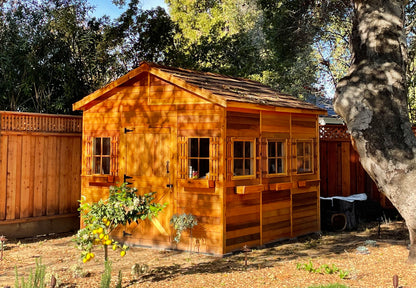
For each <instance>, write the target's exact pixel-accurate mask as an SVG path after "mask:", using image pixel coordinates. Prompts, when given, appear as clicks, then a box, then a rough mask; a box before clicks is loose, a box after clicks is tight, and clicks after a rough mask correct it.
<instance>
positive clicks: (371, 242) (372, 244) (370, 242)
mask: <svg viewBox="0 0 416 288" xmlns="http://www.w3.org/2000/svg"><path fill="white" fill-rule="evenodd" d="M364 246H369V247H376V246H377V241H375V240H365V241H364Z"/></svg>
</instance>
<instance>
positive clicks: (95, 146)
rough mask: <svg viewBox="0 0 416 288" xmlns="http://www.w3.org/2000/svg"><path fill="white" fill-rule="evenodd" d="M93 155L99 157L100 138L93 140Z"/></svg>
mask: <svg viewBox="0 0 416 288" xmlns="http://www.w3.org/2000/svg"><path fill="white" fill-rule="evenodd" d="M93 148H94V149H93V150H94V151H93V152H92V153H93V155H101V138H94V147H93Z"/></svg>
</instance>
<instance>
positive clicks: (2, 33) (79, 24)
mask: <svg viewBox="0 0 416 288" xmlns="http://www.w3.org/2000/svg"><path fill="white" fill-rule="evenodd" d="M91 9H92V7H91V6H89V5H88V4H86V3H85V1H81V0H68V1H54V0H38V1H23V0H17V1H9V3H7V4H4V5H0V13H1V15H2V18H1V20H0V42H1V43H2V45H1V47H0V67H1V69H0V110H18V111H35V112H43V113H45V112H48V113H69V112H71V111H72V103H73V102H75V101H77V100H79V99H81V98H82V97H84V96H85V95H87V94H89V93H90V92H92V91H94V90H95V89H98V88H99V87H101V86H102V85H104V84H105V83H106V82H107V81H108V79H109V78H112V77H114V76H115V74H116V73H115V72H117V71H115V69H112V68H111V69H110V67H111V66H113V65H114V64H115V62H114V60H115V58H114V57H113V55H112V53H111V51H110V48H109V47H108V45H107V43H108V42H106V41H105V39H104V38H103V34H102V33H103V32H102V31H104V30H105V29H106V28H105V27H106V26H107V25H108V23H106V20H105V19H98V20H97V19H95V18H94V19H91V18H90V17H89V16H88V15H89V13H90V12H91ZM114 68H116V67H114Z"/></svg>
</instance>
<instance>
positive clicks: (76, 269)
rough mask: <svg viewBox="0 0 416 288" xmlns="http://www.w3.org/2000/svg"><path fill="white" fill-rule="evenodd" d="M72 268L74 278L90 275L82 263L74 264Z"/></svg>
mask: <svg viewBox="0 0 416 288" xmlns="http://www.w3.org/2000/svg"><path fill="white" fill-rule="evenodd" d="M70 269H71V271H72V277H74V278H83V277H87V275H88V272H85V271H84V269H83V268H82V266H81V265H77V264H76V265H73V266H72V267H71V268H70Z"/></svg>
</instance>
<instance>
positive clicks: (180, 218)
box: [169, 213, 198, 243]
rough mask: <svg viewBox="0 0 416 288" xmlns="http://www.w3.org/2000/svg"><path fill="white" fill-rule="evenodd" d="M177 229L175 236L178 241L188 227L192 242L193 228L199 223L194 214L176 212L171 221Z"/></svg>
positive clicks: (177, 241)
mask: <svg viewBox="0 0 416 288" xmlns="http://www.w3.org/2000/svg"><path fill="white" fill-rule="evenodd" d="M169 223H170V224H171V225H172V226H173V228H174V229H175V231H176V236H175V238H174V240H175V242H176V243H179V242H180V241H181V235H182V232H183V231H184V230H186V229H189V232H190V237H191V242H192V228H193V227H194V226H196V225H197V224H198V222H197V220H196V218H195V216H194V215H192V214H186V213H184V214H180V215H178V214H174V215H173V216H172V218H171V219H170V222H169Z"/></svg>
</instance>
